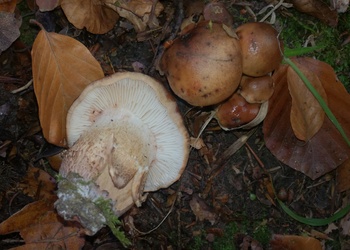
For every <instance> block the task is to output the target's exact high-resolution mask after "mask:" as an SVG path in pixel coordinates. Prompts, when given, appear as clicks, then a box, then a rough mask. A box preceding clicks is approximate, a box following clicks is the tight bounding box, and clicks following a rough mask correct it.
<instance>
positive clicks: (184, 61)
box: [160, 21, 242, 106]
mask: <svg viewBox="0 0 350 250" xmlns="http://www.w3.org/2000/svg"><path fill="white" fill-rule="evenodd" d="M225 29H226V30H229V28H228V27H227V26H225V25H223V24H219V23H215V22H210V21H203V22H200V23H198V24H197V25H196V26H195V28H193V29H191V30H189V31H187V32H186V33H185V34H182V35H181V36H180V37H179V38H178V39H176V40H175V41H174V43H173V44H172V45H171V46H170V47H169V48H168V49H167V50H166V51H165V52H164V54H163V56H162V58H161V62H160V69H161V70H162V71H163V72H164V73H165V75H166V77H167V79H168V82H169V85H170V87H171V89H172V90H173V91H174V93H175V94H176V95H177V96H179V97H180V98H182V99H183V100H185V101H186V102H188V103H189V104H191V105H194V106H209V105H214V104H217V103H220V102H222V101H223V100H225V99H227V98H228V97H229V96H230V95H232V94H233V92H234V91H235V90H236V89H237V87H238V85H239V81H240V79H241V75H242V56H241V48H240V45H239V42H238V40H237V39H236V38H234V37H232V34H231V33H230V32H227V31H226V30H225Z"/></svg>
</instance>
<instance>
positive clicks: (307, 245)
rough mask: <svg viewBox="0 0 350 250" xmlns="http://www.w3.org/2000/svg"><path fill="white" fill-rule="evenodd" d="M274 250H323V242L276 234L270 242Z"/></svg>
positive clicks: (304, 237) (303, 237)
mask: <svg viewBox="0 0 350 250" xmlns="http://www.w3.org/2000/svg"><path fill="white" fill-rule="evenodd" d="M270 247H271V249H272V250H281V249H288V250H301V249H310V250H311V249H312V250H322V245H321V242H320V241H319V240H317V239H315V238H313V237H307V236H298V235H280V234H274V235H273V236H272V239H271V241H270Z"/></svg>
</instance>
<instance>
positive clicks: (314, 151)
mask: <svg viewBox="0 0 350 250" xmlns="http://www.w3.org/2000/svg"><path fill="white" fill-rule="evenodd" d="M298 63H300V64H302V65H307V67H308V68H309V70H311V71H312V72H314V73H315V74H316V75H317V76H318V78H319V79H320V81H321V83H322V85H323V87H324V89H325V91H326V94H327V98H328V106H329V107H330V109H331V110H332V111H333V113H334V115H335V116H336V117H337V119H338V121H339V122H340V123H341V125H342V127H343V129H344V130H345V132H346V133H347V135H348V137H349V136H350V109H349V107H350V98H349V94H348V93H347V91H346V89H345V88H344V86H343V85H342V83H341V82H339V81H338V80H337V77H336V75H335V73H334V70H333V68H332V67H331V66H330V65H328V64H326V63H324V62H321V61H318V60H316V59H312V58H299V59H298ZM287 68H288V66H286V65H283V66H281V67H280V68H279V69H278V70H277V71H276V72H275V74H274V75H273V78H274V80H275V92H274V94H273V96H272V97H271V98H270V100H269V111H268V113H267V116H266V118H265V120H264V125H263V132H264V138H265V143H266V146H267V147H268V148H269V150H270V151H271V152H272V153H273V154H274V155H275V156H276V158H277V159H279V160H280V161H282V162H283V163H284V164H286V165H288V166H290V167H292V168H293V169H295V170H298V171H300V172H302V173H304V174H305V175H307V176H309V177H310V178H312V179H316V178H318V177H320V176H322V175H324V174H325V173H328V172H330V171H332V170H334V169H335V168H337V166H339V165H340V164H341V163H343V162H344V161H345V160H346V159H347V158H348V157H349V155H350V148H349V147H348V145H347V144H346V142H345V141H344V139H343V138H342V136H341V135H340V133H339V131H338V130H337V129H336V128H335V126H334V125H333V123H332V122H331V121H330V120H329V119H328V117H325V120H324V123H323V125H322V127H321V129H320V130H319V131H318V133H317V134H315V136H314V137H313V138H311V139H310V140H309V141H308V142H304V141H300V140H298V138H297V137H296V136H295V135H294V133H293V130H292V127H291V124H290V111H291V103H292V100H291V97H290V95H289V92H288V88H287Z"/></svg>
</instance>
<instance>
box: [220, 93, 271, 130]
mask: <svg viewBox="0 0 350 250" xmlns="http://www.w3.org/2000/svg"><path fill="white" fill-rule="evenodd" d="M266 113H267V102H265V103H263V104H259V103H248V102H247V101H246V100H245V99H244V98H243V97H242V96H241V95H240V94H238V93H234V94H233V95H232V96H231V97H230V98H229V99H228V100H227V101H225V102H224V103H222V104H221V105H220V106H218V108H217V110H216V113H215V116H214V118H215V119H216V120H217V121H218V123H219V125H220V127H221V128H222V129H223V130H233V129H239V128H245V129H249V128H252V127H255V126H256V125H258V124H259V123H260V122H262V121H263V120H264V118H265V116H266Z"/></svg>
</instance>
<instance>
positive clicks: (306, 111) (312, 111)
mask: <svg viewBox="0 0 350 250" xmlns="http://www.w3.org/2000/svg"><path fill="white" fill-rule="evenodd" d="M295 64H296V65H297V66H298V68H299V69H300V70H301V71H302V72H303V74H304V75H305V76H306V77H307V79H308V80H309V81H310V83H311V84H312V85H313V87H314V88H315V89H316V90H317V92H318V93H319V94H320V95H321V96H322V98H323V100H325V101H327V95H326V92H325V90H324V88H323V86H322V83H321V81H320V80H319V79H318V77H317V75H315V74H314V73H313V72H312V71H310V70H308V68H307V66H305V65H302V64H300V63H298V62H297V59H296V60H295ZM287 82H288V89H289V93H290V95H291V97H292V108H291V112H290V120H291V125H292V128H293V131H294V134H295V136H296V137H297V138H298V139H299V140H302V141H308V140H309V139H310V138H312V137H313V136H314V135H315V134H316V133H317V132H318V131H319V129H320V128H321V126H322V124H323V121H324V117H325V113H324V111H323V109H322V107H321V105H320V104H319V103H318V101H317V100H316V98H315V97H314V96H313V94H312V93H311V92H310V91H309V89H308V88H307V87H306V86H305V84H304V82H303V81H302V80H301V78H300V77H299V76H298V75H297V73H296V72H295V71H294V70H293V69H292V68H291V67H288V70H287Z"/></svg>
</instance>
